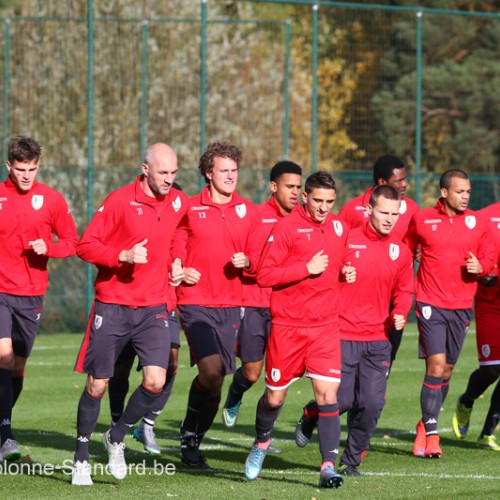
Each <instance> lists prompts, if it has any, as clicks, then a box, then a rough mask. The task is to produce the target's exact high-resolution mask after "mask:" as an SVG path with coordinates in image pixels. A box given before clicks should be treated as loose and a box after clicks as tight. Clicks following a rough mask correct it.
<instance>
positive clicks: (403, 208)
mask: <svg viewBox="0 0 500 500" xmlns="http://www.w3.org/2000/svg"><path fill="white" fill-rule="evenodd" d="M407 209H408V205H407V204H406V201H405V200H401V205H400V206H399V213H400V214H404V213H405V212H406V210H407Z"/></svg>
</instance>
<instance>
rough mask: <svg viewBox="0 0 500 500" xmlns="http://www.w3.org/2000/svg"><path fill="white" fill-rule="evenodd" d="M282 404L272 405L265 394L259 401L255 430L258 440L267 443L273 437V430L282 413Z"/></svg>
mask: <svg viewBox="0 0 500 500" xmlns="http://www.w3.org/2000/svg"><path fill="white" fill-rule="evenodd" d="M280 410H281V406H270V405H269V403H268V402H267V400H266V398H265V394H264V395H263V396H262V397H261V398H260V399H259V402H258V403H257V411H256V415H255V430H256V431H257V442H258V443H265V442H267V441H269V439H271V431H272V430H273V427H274V423H275V422H276V420H277V418H278V416H279V414H280Z"/></svg>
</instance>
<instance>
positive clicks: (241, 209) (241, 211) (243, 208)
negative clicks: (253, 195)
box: [236, 203, 247, 219]
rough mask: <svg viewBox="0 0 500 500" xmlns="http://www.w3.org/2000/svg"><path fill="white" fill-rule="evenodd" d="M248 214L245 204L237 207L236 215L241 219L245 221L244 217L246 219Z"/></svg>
mask: <svg viewBox="0 0 500 500" xmlns="http://www.w3.org/2000/svg"><path fill="white" fill-rule="evenodd" d="M246 214H247V206H246V205H245V204H244V203H240V204H239V205H236V215H237V216H238V217H239V218H240V219H243V217H245V215H246Z"/></svg>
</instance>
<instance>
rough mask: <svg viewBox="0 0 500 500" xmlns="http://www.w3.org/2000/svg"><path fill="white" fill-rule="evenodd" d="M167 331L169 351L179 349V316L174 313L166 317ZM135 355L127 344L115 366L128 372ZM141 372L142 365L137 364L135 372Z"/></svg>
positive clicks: (130, 343)
mask: <svg viewBox="0 0 500 500" xmlns="http://www.w3.org/2000/svg"><path fill="white" fill-rule="evenodd" d="M168 329H169V330H170V349H179V348H180V346H181V325H180V323H179V316H178V315H177V313H176V312H175V311H172V312H171V313H169V315H168ZM136 355H137V353H136V352H135V349H134V346H133V344H132V342H129V343H128V344H127V345H126V346H125V347H124V348H123V350H122V352H121V353H120V355H119V356H118V359H117V360H116V364H117V365H120V366H123V367H127V368H128V369H129V370H130V369H131V368H132V365H133V364H134V359H135V357H136ZM141 370H142V365H141V364H140V363H138V364H137V371H141Z"/></svg>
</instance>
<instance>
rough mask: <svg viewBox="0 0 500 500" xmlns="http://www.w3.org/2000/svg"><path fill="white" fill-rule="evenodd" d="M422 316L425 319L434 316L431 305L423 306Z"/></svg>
mask: <svg viewBox="0 0 500 500" xmlns="http://www.w3.org/2000/svg"><path fill="white" fill-rule="evenodd" d="M422 316H423V317H424V318H425V319H429V318H430V317H431V316H432V307H431V306H424V307H422Z"/></svg>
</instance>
